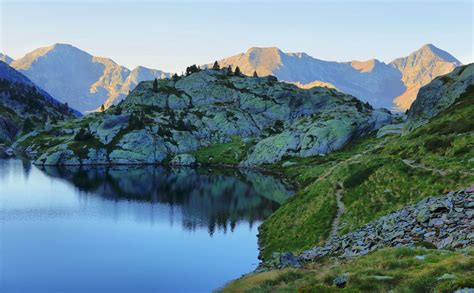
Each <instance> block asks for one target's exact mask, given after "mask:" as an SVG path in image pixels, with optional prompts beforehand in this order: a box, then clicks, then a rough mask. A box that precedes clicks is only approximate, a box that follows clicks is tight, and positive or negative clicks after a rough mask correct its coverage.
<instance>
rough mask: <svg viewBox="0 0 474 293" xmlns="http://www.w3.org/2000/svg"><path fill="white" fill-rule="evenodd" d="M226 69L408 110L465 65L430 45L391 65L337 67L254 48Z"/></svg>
mask: <svg viewBox="0 0 474 293" xmlns="http://www.w3.org/2000/svg"><path fill="white" fill-rule="evenodd" d="M219 64H220V65H221V66H222V67H223V66H232V67H233V68H235V67H236V66H239V68H240V69H241V70H242V72H243V73H244V74H246V75H252V74H253V72H254V71H256V72H257V73H258V75H261V76H266V75H274V76H276V77H278V78H279V79H281V80H284V81H289V82H296V83H301V84H310V83H313V82H317V83H323V84H324V83H329V84H331V85H333V86H334V87H336V88H338V89H339V90H341V91H342V92H345V93H348V94H350V95H354V96H356V97H358V98H360V99H361V100H362V101H367V102H369V103H370V104H371V105H373V106H374V107H385V108H388V109H392V108H394V107H398V108H400V109H402V110H406V109H408V108H409V106H410V104H411V103H412V102H413V100H414V99H415V97H416V94H417V92H418V89H419V88H420V87H421V86H423V85H425V84H427V83H429V82H430V81H431V80H432V79H434V78H435V77H437V76H439V75H442V74H446V73H449V72H451V71H452V70H453V69H454V68H455V67H456V66H459V65H460V64H461V63H460V62H459V61H458V60H457V59H456V58H454V57H453V56H451V55H450V54H449V53H447V52H445V51H443V50H441V49H438V48H436V47H435V46H433V45H431V44H428V45H424V46H423V47H421V48H420V49H419V50H417V51H415V52H413V53H411V54H409V55H408V56H407V57H403V58H398V59H395V60H394V61H392V62H390V63H389V64H386V63H383V62H380V61H379V60H376V59H371V60H367V61H349V62H334V61H324V60H321V59H317V58H313V57H311V56H309V55H307V54H305V53H284V52H282V51H281V50H279V49H278V48H255V47H254V48H250V49H248V51H247V52H245V53H241V54H238V55H235V56H231V57H228V58H224V59H222V60H219Z"/></svg>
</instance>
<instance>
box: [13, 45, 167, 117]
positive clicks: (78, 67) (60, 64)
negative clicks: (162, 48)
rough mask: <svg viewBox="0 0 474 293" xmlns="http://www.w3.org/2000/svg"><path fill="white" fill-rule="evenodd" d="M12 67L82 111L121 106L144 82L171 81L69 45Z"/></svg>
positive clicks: (54, 47)
mask: <svg viewBox="0 0 474 293" xmlns="http://www.w3.org/2000/svg"><path fill="white" fill-rule="evenodd" d="M11 66H12V67H13V68H15V69H17V70H18V71H20V72H21V73H23V74H24V75H26V76H27V77H28V78H30V79H31V80H32V81H33V82H34V83H35V84H37V85H38V86H39V87H41V88H43V89H45V90H46V91H48V92H49V93H51V95H52V96H53V97H55V98H56V99H58V100H59V101H61V102H63V103H64V102H67V103H68V104H69V105H70V106H72V107H73V108H75V109H77V110H79V111H81V112H83V113H84V112H87V111H94V110H98V109H100V107H101V106H102V105H104V106H105V108H107V107H109V106H110V105H112V104H114V103H115V104H116V103H118V102H119V101H120V100H121V99H123V98H124V97H125V96H126V95H127V94H128V93H129V92H130V91H131V90H133V88H134V87H135V86H136V85H137V84H138V82H140V81H142V80H149V79H154V78H164V77H169V74H168V73H165V72H163V71H161V70H155V69H149V68H145V67H137V68H135V69H134V70H132V71H130V70H129V69H128V68H126V67H124V66H121V65H119V64H117V63H115V62H114V61H113V60H111V59H108V58H103V57H96V56H92V55H90V54H89V53H87V52H85V51H82V50H80V49H78V48H76V47H74V46H71V45H68V44H54V45H52V46H49V47H44V48H39V49H36V50H34V51H32V52H30V53H28V54H26V55H25V56H23V57H22V58H19V59H16V60H14V61H12V62H11Z"/></svg>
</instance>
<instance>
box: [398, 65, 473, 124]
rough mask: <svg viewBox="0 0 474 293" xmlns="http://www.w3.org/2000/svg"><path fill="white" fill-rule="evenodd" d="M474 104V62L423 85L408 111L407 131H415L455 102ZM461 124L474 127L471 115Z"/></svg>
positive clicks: (464, 104) (465, 104)
mask: <svg viewBox="0 0 474 293" xmlns="http://www.w3.org/2000/svg"><path fill="white" fill-rule="evenodd" d="M458 103H461V104H463V106H467V105H471V106H472V105H473V104H474V63H471V64H468V65H464V66H460V67H457V68H455V69H454V71H453V72H451V73H449V74H446V75H443V76H439V77H437V78H435V79H434V80H433V81H432V82H430V83H429V84H427V85H426V86H424V87H422V88H421V89H420V90H419V92H418V96H417V98H416V100H415V101H414V102H413V104H411V107H410V109H409V110H408V113H407V116H408V117H407V125H406V127H405V129H406V130H407V131H413V130H414V129H415V128H418V127H420V126H421V125H424V124H426V123H428V122H429V121H430V119H432V118H433V117H435V116H436V115H438V114H439V113H440V112H442V111H444V110H445V109H447V108H449V107H450V106H451V105H453V104H458ZM458 124H459V126H461V127H465V128H466V129H467V128H469V127H470V128H474V124H473V122H472V119H471V118H470V117H466V121H464V122H463V123H460V121H458Z"/></svg>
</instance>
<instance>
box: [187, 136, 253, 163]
mask: <svg viewBox="0 0 474 293" xmlns="http://www.w3.org/2000/svg"><path fill="white" fill-rule="evenodd" d="M252 145H253V140H251V139H249V140H248V141H246V142H244V141H242V138H241V137H239V136H234V137H232V140H231V141H230V142H228V143H223V144H215V145H210V146H208V147H205V148H201V149H199V150H196V151H194V152H192V153H191V154H192V155H193V156H195V157H196V160H197V161H198V162H199V163H201V164H203V165H207V164H220V165H238V164H239V162H240V161H242V160H243V159H244V158H245V154H246V153H247V151H248V150H249V148H250V147H251V146H252Z"/></svg>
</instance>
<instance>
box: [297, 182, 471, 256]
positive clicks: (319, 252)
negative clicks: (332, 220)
mask: <svg viewBox="0 0 474 293" xmlns="http://www.w3.org/2000/svg"><path fill="white" fill-rule="evenodd" d="M473 202H474V191H472V190H471V189H469V188H468V189H466V190H460V191H457V192H449V193H447V194H446V195H443V196H439V197H429V198H426V199H424V200H422V201H420V202H419V203H417V204H414V205H409V206H406V207H405V208H402V209H400V210H398V211H395V212H393V213H390V214H388V215H386V216H384V217H381V218H379V219H378V220H376V221H373V222H370V223H368V224H366V225H365V226H363V227H361V228H359V229H357V230H355V231H353V232H351V233H348V234H346V235H343V236H336V237H334V238H332V239H329V240H328V241H327V242H326V244H325V245H324V246H316V247H313V248H311V249H309V250H306V251H304V252H303V253H302V254H301V255H300V256H299V257H300V259H301V261H309V260H312V259H315V258H318V257H323V256H326V255H338V256H342V257H354V256H360V255H364V254H367V253H368V252H369V251H373V250H375V249H377V248H381V247H398V246H415V245H421V244H422V245H423V246H425V247H426V246H429V247H431V248H438V249H448V248H455V249H458V248H463V247H468V246H472V245H474V233H473V232H472V221H471V220H470V218H469V216H468V215H469V212H474V205H473V204H472V203H473ZM415 258H416V259H419V260H422V259H424V256H415Z"/></svg>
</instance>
